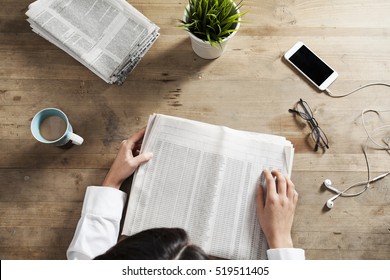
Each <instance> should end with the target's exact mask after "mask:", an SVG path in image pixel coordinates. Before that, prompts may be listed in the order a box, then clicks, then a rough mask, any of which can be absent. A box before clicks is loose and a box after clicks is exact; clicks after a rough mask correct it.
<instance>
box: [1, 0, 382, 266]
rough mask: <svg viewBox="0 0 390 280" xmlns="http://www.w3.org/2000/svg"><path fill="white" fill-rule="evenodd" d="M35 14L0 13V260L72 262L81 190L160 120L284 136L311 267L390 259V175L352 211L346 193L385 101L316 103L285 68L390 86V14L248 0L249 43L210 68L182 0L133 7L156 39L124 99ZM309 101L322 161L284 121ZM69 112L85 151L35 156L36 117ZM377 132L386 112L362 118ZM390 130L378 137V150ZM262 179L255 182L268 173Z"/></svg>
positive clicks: (345, 1)
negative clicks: (304, 59)
mask: <svg viewBox="0 0 390 280" xmlns="http://www.w3.org/2000/svg"><path fill="white" fill-rule="evenodd" d="M31 2H32V1H27V0H0V6H1V8H0V179H1V185H0V259H64V258H65V257H66V256H65V252H66V249H67V247H68V246H69V243H70V241H71V239H72V236H73V233H74V230H75V227H76V224H77V221H78V219H79V217H80V211H81V206H82V201H83V197H84V193H85V189H86V187H87V186H89V185H99V184H100V183H101V182H102V180H103V178H104V176H105V174H106V172H107V170H108V168H109V167H110V164H111V163H112V161H113V159H114V157H115V155H116V152H117V148H118V146H119V143H120V142H121V141H122V140H123V139H125V138H127V137H128V136H130V135H131V134H133V133H134V132H135V131H137V130H138V129H139V128H141V127H143V126H145V125H146V122H147V118H148V116H149V114H151V113H154V112H156V113H162V114H170V115H174V116H179V117H185V118H190V119H194V120H199V121H204V122H208V123H213V124H218V125H225V126H229V127H231V128H235V129H242V130H250V131H257V132H263V133H273V134H278V135H282V136H285V137H287V138H288V139H289V140H291V141H292V142H293V144H294V146H295V148H296V153H295V158H294V165H293V173H292V179H293V181H294V183H295V184H296V187H297V190H298V192H299V195H300V196H299V197H300V200H299V204H298V207H297V211H296V215H295V220H294V226H293V241H294V245H295V246H296V247H301V248H304V249H305V250H306V257H307V259H390V176H389V178H385V179H383V180H381V181H379V182H377V183H375V184H373V185H372V186H371V188H370V189H368V190H367V191H366V192H365V193H364V194H362V195H361V196H358V197H354V198H339V199H337V200H336V201H335V207H334V208H333V209H332V210H331V211H327V210H326V208H325V207H324V205H325V203H326V201H327V200H328V199H329V198H330V197H332V196H333V195H334V194H333V193H331V192H329V191H327V190H325V188H324V187H323V186H322V183H323V181H324V179H326V178H330V179H331V180H332V181H333V183H334V184H335V185H336V186H337V187H339V188H340V189H344V188H345V187H347V186H348V185H350V184H352V183H355V182H358V181H362V180H365V179H366V178H367V167H366V163H365V159H364V156H363V153H362V145H364V144H365V142H366V138H367V136H366V134H365V132H364V129H363V126H362V122H361V112H362V110H363V109H364V108H372V109H378V110H386V109H390V88H388V87H384V86H375V87H370V88H366V89H363V90H361V91H359V92H357V93H355V94H353V95H351V96H348V97H345V98H340V99H334V98H331V97H329V96H328V95H327V94H325V93H323V92H318V91H317V90H316V89H315V88H314V87H312V86H311V85H309V84H308V83H307V82H306V81H305V80H304V79H303V78H302V77H301V76H300V75H298V74H297V73H296V72H295V71H293V70H292V69H291V67H290V66H288V65H287V64H286V63H285V62H284V61H283V59H282V56H283V54H284V52H285V51H287V50H288V49H289V48H290V47H291V46H292V45H293V44H294V43H295V42H296V41H298V40H300V41H303V42H305V43H306V44H307V45H308V46H309V47H310V48H311V49H313V50H315V52H316V53H318V54H319V55H320V56H321V57H322V58H323V59H324V60H325V61H327V62H328V63H329V64H330V65H331V66H332V67H333V68H334V69H335V70H336V71H337V72H338V73H339V77H338V79H337V80H336V81H335V82H334V83H333V84H332V86H331V87H330V89H331V90H332V91H333V92H334V93H335V94H343V93H346V92H348V91H350V90H353V89H355V88H356V87H358V86H361V85H364V84H367V83H373V82H384V83H390V17H389V16H388V14H389V11H390V1H387V0H372V1H366V0H339V1H325V0H315V1H308V0H295V1H294V0H262V1H255V0H250V1H249V0H246V1H244V6H243V8H242V10H244V11H248V13H247V14H246V15H245V18H244V20H245V21H246V23H244V24H242V25H241V28H240V30H239V31H238V33H237V34H236V36H235V37H234V38H233V40H232V41H231V42H229V44H228V46H227V50H226V51H225V53H224V54H223V55H222V56H221V57H220V58H218V59H216V60H211V61H208V60H203V59H201V58H199V57H197V56H196V55H195V54H194V52H193V51H192V49H191V45H190V41H189V38H188V35H187V34H186V32H185V31H183V30H182V29H181V28H179V27H178V19H180V18H181V17H182V14H183V11H184V6H185V4H186V1H185V0H163V1H161V0H144V1H142V0H131V1H129V2H130V3H131V4H132V5H133V6H135V7H136V8H137V9H139V10H140V11H141V12H142V13H143V14H144V15H146V16H147V17H148V18H149V19H150V20H152V21H154V22H155V23H156V24H157V25H158V26H159V27H160V28H161V30H160V31H161V36H160V37H159V39H158V40H157V42H156V43H155V44H154V45H153V47H152V48H151V49H150V51H149V52H148V53H147V54H146V55H145V57H144V58H143V59H142V61H141V63H140V64H139V65H138V66H137V68H136V69H135V70H134V72H133V73H131V75H130V76H129V77H128V79H127V80H126V81H125V83H124V84H123V85H122V86H116V85H108V84H106V83H105V82H104V81H102V80H101V79H99V78H98V77H97V76H95V75H94V74H93V73H92V72H91V71H89V70H88V69H87V68H85V67H83V66H82V65H81V64H80V63H78V62H77V61H76V60H74V59H73V58H72V57H70V56H69V55H68V54H66V53H65V52H63V51H62V50H60V49H58V48H56V47H55V46H54V45H52V44H50V43H49V42H47V41H46V40H44V39H42V38H41V37H39V36H38V35H36V34H35V33H33V32H32V31H31V28H30V26H29V24H28V22H27V21H26V16H25V12H26V10H27V7H28V5H29V4H30V3H31ZM300 98H302V99H304V100H305V101H307V102H308V103H309V105H310V106H311V108H312V110H313V112H314V115H315V118H316V119H317V121H318V123H319V125H320V126H321V128H322V129H323V131H324V132H325V133H326V134H327V136H328V138H329V145H330V149H329V150H326V151H322V150H320V151H318V152H314V151H313V146H312V143H311V142H310V136H309V133H310V127H309V126H308V125H307V124H306V123H305V122H303V121H302V120H300V119H299V118H296V117H295V116H294V115H292V114H290V113H289V112H288V109H289V108H293V107H294V105H295V104H296V102H297V101H298V100H299V99H300ZM45 107H57V108H60V109H62V110H63V111H64V112H65V113H66V114H67V115H68V117H69V119H70V122H71V123H72V126H73V128H74V130H75V132H76V133H78V134H80V135H81V136H82V137H84V139H85V142H84V143H83V145H82V146H74V147H72V148H70V149H60V148H58V147H54V146H47V145H44V144H41V143H38V142H37V141H36V140H35V139H34V138H33V136H32V135H31V132H30V124H31V120H32V117H33V116H34V114H35V113H36V112H38V111H39V110H41V109H42V108H45ZM366 119H367V124H368V127H369V129H370V130H373V129H375V128H376V127H379V126H381V125H386V124H390V112H388V113H383V114H381V117H378V116H376V115H375V114H368V115H366ZM386 135H390V129H389V128H387V129H383V130H381V131H379V132H378V133H375V137H377V138H378V139H379V141H380V139H381V138H383V137H385V136H386ZM371 146H372V145H370V147H369V149H368V151H367V154H368V158H369V162H370V169H371V176H372V177H373V176H376V175H379V174H381V173H384V172H386V171H390V160H389V153H387V152H386V151H380V150H375V149H372V148H371ZM260 172H261V170H259V173H260Z"/></svg>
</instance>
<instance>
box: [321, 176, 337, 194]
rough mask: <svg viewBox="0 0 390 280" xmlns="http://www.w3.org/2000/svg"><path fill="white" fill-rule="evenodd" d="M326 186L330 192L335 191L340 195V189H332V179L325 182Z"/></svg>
mask: <svg viewBox="0 0 390 280" xmlns="http://www.w3.org/2000/svg"><path fill="white" fill-rule="evenodd" d="M324 185H325V187H326V188H328V189H329V190H331V191H334V192H335V193H337V194H339V193H340V191H339V190H338V189H336V188H334V187H332V181H331V180H330V179H326V180H325V181H324Z"/></svg>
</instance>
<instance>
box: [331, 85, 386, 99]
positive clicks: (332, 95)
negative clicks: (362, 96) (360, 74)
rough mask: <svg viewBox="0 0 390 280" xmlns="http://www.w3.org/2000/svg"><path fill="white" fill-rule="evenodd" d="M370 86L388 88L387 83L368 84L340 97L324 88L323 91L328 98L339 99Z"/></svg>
mask: <svg viewBox="0 0 390 280" xmlns="http://www.w3.org/2000/svg"><path fill="white" fill-rule="evenodd" d="M372 86H385V87H390V84H387V83H380V82H379V83H370V84H366V85H364V86H361V87H358V88H356V89H354V90H352V91H350V92H348V93H346V94H342V95H335V94H333V93H332V92H331V91H330V89H328V88H326V89H325V91H326V93H327V94H328V95H329V96H330V97H333V98H340V97H346V96H348V95H351V94H352V93H355V92H357V91H359V90H361V89H364V88H366V87H372Z"/></svg>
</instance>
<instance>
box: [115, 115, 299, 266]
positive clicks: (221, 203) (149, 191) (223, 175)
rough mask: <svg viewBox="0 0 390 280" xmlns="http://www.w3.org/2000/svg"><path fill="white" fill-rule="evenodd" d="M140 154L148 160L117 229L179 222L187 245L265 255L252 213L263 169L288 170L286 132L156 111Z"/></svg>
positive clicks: (230, 254) (241, 255) (231, 254)
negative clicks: (235, 126)
mask: <svg viewBox="0 0 390 280" xmlns="http://www.w3.org/2000/svg"><path fill="white" fill-rule="evenodd" d="M142 152H153V154H154V156H153V159H152V160H151V161H149V162H147V163H146V164H144V165H142V166H140V168H139V169H138V170H137V171H136V173H135V174H134V178H133V184H132V187H131V193H130V198H129V204H128V208H127V213H126V217H125V222H124V227H123V232H122V234H124V235H132V234H135V233H137V232H140V231H142V230H145V229H149V228H154V227H180V228H184V229H185V230H187V232H188V234H189V236H190V239H191V241H192V243H194V244H196V245H198V246H200V247H201V248H203V250H205V251H206V253H208V254H209V255H212V256H216V257H219V258H224V259H266V258H267V256H266V250H267V248H268V247H267V242H266V239H265V236H264V235H263V233H262V231H261V229H260V226H259V223H258V220H257V215H256V203H255V202H256V199H255V193H256V187H257V185H258V183H259V182H261V181H262V180H264V178H261V177H263V176H261V174H262V170H264V169H277V170H280V171H281V172H283V173H284V174H288V175H291V169H292V162H293V155H294V148H293V146H292V144H291V143H290V142H289V141H287V140H286V139H285V138H284V137H280V136H274V135H268V134H260V133H254V132H247V131H239V130H233V129H230V128H227V127H223V126H216V125H211V124H206V123H202V122H197V121H192V120H188V119H182V118H177V117H172V116H165V115H160V114H154V115H152V116H151V117H150V118H149V122H148V126H147V130H146V133H145V137H144V140H143V146H142Z"/></svg>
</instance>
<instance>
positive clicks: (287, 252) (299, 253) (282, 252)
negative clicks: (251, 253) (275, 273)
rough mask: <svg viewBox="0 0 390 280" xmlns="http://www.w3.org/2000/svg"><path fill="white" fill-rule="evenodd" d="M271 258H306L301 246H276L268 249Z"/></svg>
mask: <svg viewBox="0 0 390 280" xmlns="http://www.w3.org/2000/svg"><path fill="white" fill-rule="evenodd" d="M267 256H268V259H269V260H304V259H305V251H304V250H303V249H299V248H276V249H268V250H267Z"/></svg>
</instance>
